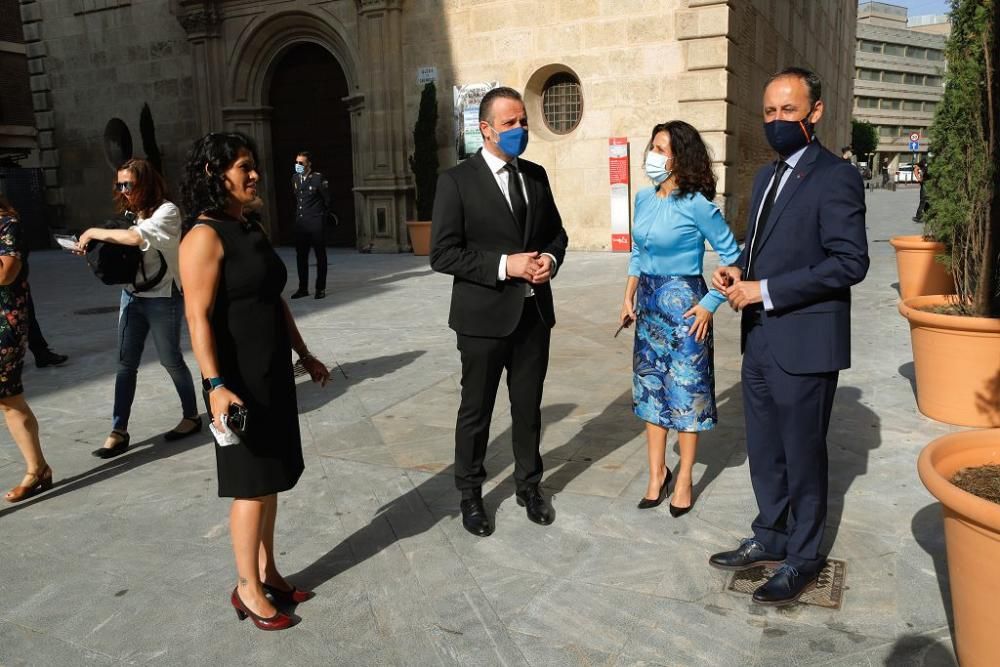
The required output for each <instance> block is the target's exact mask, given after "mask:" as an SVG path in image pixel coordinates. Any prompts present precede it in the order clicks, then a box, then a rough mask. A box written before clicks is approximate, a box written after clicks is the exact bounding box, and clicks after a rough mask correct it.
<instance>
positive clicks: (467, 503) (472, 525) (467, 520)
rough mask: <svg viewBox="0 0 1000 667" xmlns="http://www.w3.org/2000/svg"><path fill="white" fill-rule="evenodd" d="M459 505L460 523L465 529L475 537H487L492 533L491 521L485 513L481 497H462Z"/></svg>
mask: <svg viewBox="0 0 1000 667" xmlns="http://www.w3.org/2000/svg"><path fill="white" fill-rule="evenodd" d="M460 507H461V508H462V525H463V526H465V529H466V530H467V531H469V532H470V533H472V534H473V535H476V536H477V537H489V536H490V535H492V534H493V522H491V521H490V517H488V516H487V515H486V507H485V506H484V505H483V499H482V497H476V498H463V499H462V503H461V505H460Z"/></svg>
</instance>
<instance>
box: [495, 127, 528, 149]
mask: <svg viewBox="0 0 1000 667" xmlns="http://www.w3.org/2000/svg"><path fill="white" fill-rule="evenodd" d="M490 129H491V130H493V131H494V132H497V131H496V129H494V128H493V127H490ZM497 146H498V147H499V148H500V150H502V151H503V152H504V153H505V154H506V155H509V156H510V157H517V156H518V155H520V154H521V153H523V152H524V149H525V148H527V147H528V130H526V129H525V128H523V127H521V126H518V127H512V128H510V129H509V130H507V131H505V132H497Z"/></svg>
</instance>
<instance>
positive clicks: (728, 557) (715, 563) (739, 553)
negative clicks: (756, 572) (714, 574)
mask: <svg viewBox="0 0 1000 667" xmlns="http://www.w3.org/2000/svg"><path fill="white" fill-rule="evenodd" d="M783 560H785V557H784V555H782V554H775V553H771V552H769V551H765V550H764V545H763V544H761V543H760V542H758V541H757V540H754V539H746V540H742V541H741V542H740V546H739V548H738V549H733V550H732V551H723V552H720V553H717V554H713V555H712V556H711V557H710V558H709V559H708V564H709V565H711V566H712V567H717V568H719V569H720V570H746V569H748V568H751V567H755V566H757V565H777V564H778V563H780V562H781V561H783Z"/></svg>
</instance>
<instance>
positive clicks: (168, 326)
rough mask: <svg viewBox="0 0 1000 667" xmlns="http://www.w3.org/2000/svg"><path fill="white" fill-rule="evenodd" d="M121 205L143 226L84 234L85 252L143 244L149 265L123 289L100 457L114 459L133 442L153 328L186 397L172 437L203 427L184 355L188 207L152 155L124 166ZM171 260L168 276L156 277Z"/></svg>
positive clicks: (120, 177)
mask: <svg viewBox="0 0 1000 667" xmlns="http://www.w3.org/2000/svg"><path fill="white" fill-rule="evenodd" d="M114 196H115V205H116V207H117V209H118V213H119V214H127V213H132V214H133V215H135V224H134V225H132V226H131V227H129V228H128V229H101V228H99V227H91V228H90V229H88V230H87V231H85V232H83V233H82V234H81V235H80V241H79V246H80V250H81V251H83V250H86V248H87V244H88V243H90V242H91V241H106V242H110V243H118V244H121V245H131V246H138V247H139V249H140V250H142V264H141V266H140V269H139V271H138V272H137V273H136V280H135V282H134V284H132V285H129V286H127V287H126V288H125V289H123V290H122V297H121V309H120V310H119V313H118V355H117V356H118V374H117V376H116V377H115V404H114V410H113V413H112V423H111V434H110V435H109V436H108V438H107V440H105V442H104V446H103V447H101V448H99V449H96V450H94V452H93V454H94V456H97V457H98V458H102V459H109V458H113V457H115V456H118V455H119V454H122V453H124V452H125V451H126V450H127V449H128V446H129V433H128V421H129V416H130V414H131V412H132V400H133V399H134V398H135V385H136V375H137V372H138V369H139V361H140V359H141V358H142V349H143V347H144V345H145V343H146V338H147V337H148V336H149V335H150V334H152V336H153V342H154V343H155V344H156V351H157V353H158V354H159V357H160V363H161V364H162V365H163V367H164V368H165V369H166V370H167V373H169V374H170V379H171V380H172V381H173V383H174V388H175V389H176V390H177V395H178V397H179V398H180V401H181V411H182V419H181V421H180V423H179V424H177V426H176V427H174V428H173V430H171V431H169V432H167V434H166V436H165V437H166V439H167V440H178V439H180V438H183V437H186V436H189V435H193V434H195V433H197V432H199V431H201V427H202V422H201V417H200V416H199V414H198V407H197V403H196V400H195V393H194V384H193V382H192V380H191V371H190V370H189V369H188V367H187V364H186V363H184V357H183V355H182V354H181V345H180V339H181V322H182V321H183V320H184V300H183V298H182V297H181V279H180V273H179V271H178V267H177V264H178V261H177V248H178V245H179V243H180V238H181V213H180V210H179V209H178V208H177V206H175V205H174V204H173V203H171V202H169V201H167V199H166V185H165V183H164V182H163V177H162V176H160V174H159V172H157V171H156V169H155V168H154V167H153V165H152V164H150V163H149V162H147V161H146V160H139V159H133V160H129V161H128V162H126V163H125V164H124V165H122V167H121V168H120V169H119V170H118V178H117V180H116V181H115V192H114ZM164 265H165V266H166V272H165V273H164V274H163V277H162V278H161V279H160V280H159V281H157V282H156V283H155V284H152V285H150V284H149V283H150V282H151V281H150V279H151V278H154V277H155V276H156V275H158V274H159V272H160V270H161V268H162V266H164Z"/></svg>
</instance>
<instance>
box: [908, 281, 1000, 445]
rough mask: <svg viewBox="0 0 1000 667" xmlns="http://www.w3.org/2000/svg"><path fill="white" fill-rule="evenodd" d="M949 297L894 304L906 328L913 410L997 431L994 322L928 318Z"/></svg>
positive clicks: (998, 327)
mask: <svg viewBox="0 0 1000 667" xmlns="http://www.w3.org/2000/svg"><path fill="white" fill-rule="evenodd" d="M954 300H955V297H949V296H917V297H913V298H912V299H906V300H904V301H901V302H900V303H899V312H900V313H901V314H902V315H903V317H905V318H906V319H907V320H909V322H910V341H911V344H912V345H913V365H914V368H915V371H916V377H917V407H918V408H919V409H920V412H922V413H924V414H925V415H927V416H928V417H930V418H931V419H936V420H938V421H942V422H945V423H948V424H956V425H958V426H973V427H988V426H1000V319H993V318H987V317H962V316H959V315H940V314H938V313H929V312H926V311H925V310H922V309H923V308H927V307H934V306H945V305H948V304H951V303H954Z"/></svg>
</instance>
